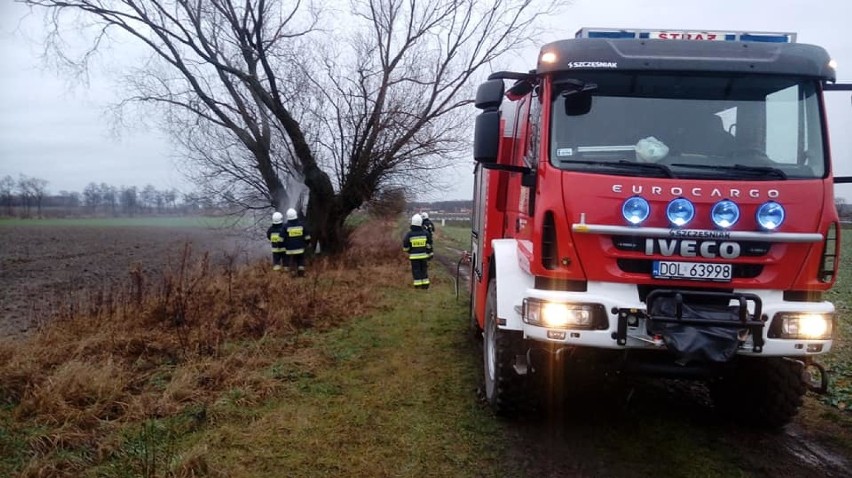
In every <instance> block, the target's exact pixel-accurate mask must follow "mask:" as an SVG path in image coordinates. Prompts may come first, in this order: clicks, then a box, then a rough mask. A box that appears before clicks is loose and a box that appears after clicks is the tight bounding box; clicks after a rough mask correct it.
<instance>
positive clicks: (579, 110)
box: [565, 92, 592, 116]
mask: <svg viewBox="0 0 852 478" xmlns="http://www.w3.org/2000/svg"><path fill="white" fill-rule="evenodd" d="M591 110H592V94H591V93H580V92H576V93H574V94H572V95H568V96H565V114H566V115H568V116H583V115H584V114H587V113H588V112H589V111H591Z"/></svg>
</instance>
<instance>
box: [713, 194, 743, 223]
mask: <svg viewBox="0 0 852 478" xmlns="http://www.w3.org/2000/svg"><path fill="white" fill-rule="evenodd" d="M710 218H711V219H712V220H713V224H715V225H716V226H717V227H721V228H722V229H727V228H729V227H731V226H733V225H734V224H736V223H737V221H738V220H739V219H740V207H739V206H737V203H735V202H734V201H731V200H730V199H723V200H721V201H719V202H717V203H716V204H714V205H713V209H711V210H710Z"/></svg>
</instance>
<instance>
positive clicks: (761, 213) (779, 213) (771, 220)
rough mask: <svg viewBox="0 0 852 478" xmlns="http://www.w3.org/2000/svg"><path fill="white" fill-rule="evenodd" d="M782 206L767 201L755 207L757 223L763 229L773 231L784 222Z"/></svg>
mask: <svg viewBox="0 0 852 478" xmlns="http://www.w3.org/2000/svg"><path fill="white" fill-rule="evenodd" d="M784 216H785V214H784V206H782V205H780V204H778V203H777V202H775V201H768V202H765V203H763V204H762V205H761V206H760V207H759V208H757V214H756V219H757V224H758V225H759V226H760V227H761V229H763V230H765V231H774V230H775V229H778V228H779V227H780V226H781V223H783V222H784Z"/></svg>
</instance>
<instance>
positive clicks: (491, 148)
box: [473, 108, 500, 163]
mask: <svg viewBox="0 0 852 478" xmlns="http://www.w3.org/2000/svg"><path fill="white" fill-rule="evenodd" d="M499 145H500V110H498V109H496V108H495V109H492V110H488V111H483V112H482V113H479V116H477V117H476V124H475V125H474V130H473V159H474V160H476V161H479V162H482V163H496V162H497V151H498V147H499Z"/></svg>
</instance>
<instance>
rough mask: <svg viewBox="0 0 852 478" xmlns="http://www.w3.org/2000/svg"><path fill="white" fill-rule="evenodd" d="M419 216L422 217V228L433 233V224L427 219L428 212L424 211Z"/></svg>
mask: <svg viewBox="0 0 852 478" xmlns="http://www.w3.org/2000/svg"><path fill="white" fill-rule="evenodd" d="M420 217H422V218H423V229H425V230H427V231H429V234H434V233H435V224H434V223H432V220H431V219H429V213H427V212H424V213H422V214H420Z"/></svg>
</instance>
